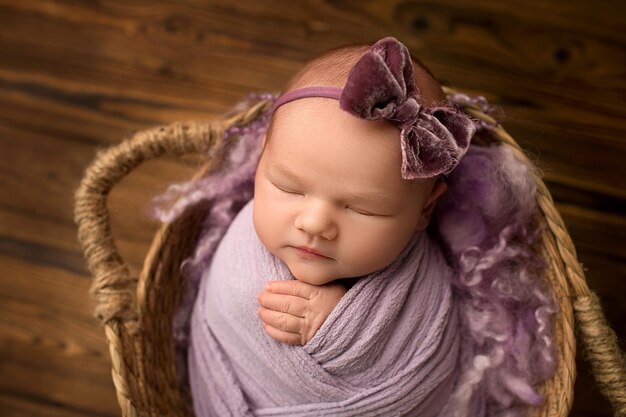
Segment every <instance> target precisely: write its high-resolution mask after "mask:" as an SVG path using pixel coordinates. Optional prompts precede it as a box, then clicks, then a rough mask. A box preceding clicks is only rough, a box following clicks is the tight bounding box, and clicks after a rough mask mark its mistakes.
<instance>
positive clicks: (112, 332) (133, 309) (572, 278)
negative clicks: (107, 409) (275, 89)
mask: <svg viewBox="0 0 626 417" xmlns="http://www.w3.org/2000/svg"><path fill="white" fill-rule="evenodd" d="M455 93H456V92H455V91H453V90H451V89H446V94H447V95H448V96H451V95H452V94H455ZM269 105H270V103H269V102H268V101H260V102H257V103H255V104H253V105H250V106H249V107H248V108H246V109H244V110H242V111H241V112H239V113H237V114H235V115H232V116H231V117H228V118H225V119H223V120H217V121H214V122H186V123H174V124H171V125H169V126H164V127H157V128H153V129H149V130H145V131H141V132H138V133H136V134H135V135H134V136H133V137H131V138H129V139H127V140H125V141H123V142H122V143H120V144H119V145H116V146H113V147H111V148H109V149H106V150H104V151H101V152H99V153H98V155H97V156H96V158H95V160H94V162H93V163H92V164H91V165H90V166H89V167H88V169H87V170H86V173H85V176H84V178H83V180H82V182H81V184H80V187H79V188H78V190H77V191H76V196H75V220H76V223H77V225H78V237H79V241H80V242H81V245H82V247H83V251H84V255H85V258H86V260H87V264H88V267H89V270H90V272H91V274H92V275H93V278H94V280H93V284H92V288H91V295H92V297H93V299H94V300H95V315H96V317H97V318H98V320H99V321H100V322H101V323H102V325H103V326H104V329H105V334H106V338H107V342H108V346H109V352H110V355H111V360H112V377H113V383H114V385H115V389H116V392H117V399H118V402H119V404H120V408H121V410H122V416H123V417H134V416H141V417H144V416H146V417H148V416H149V417H161V416H181V417H187V416H193V411H192V408H191V398H190V397H189V393H188V392H187V391H186V390H185V389H183V387H181V386H180V385H179V383H178V379H177V376H176V368H175V350H174V344H173V341H172V337H171V319H172V317H173V315H174V312H175V311H176V309H177V307H178V305H179V302H180V299H181V296H182V293H183V289H184V280H183V277H182V276H181V273H180V270H179V266H180V264H181V262H182V261H183V260H184V259H186V258H187V257H189V256H190V255H191V253H192V251H193V249H194V247H195V244H196V241H197V238H198V232H199V230H200V229H201V227H200V224H201V222H202V219H203V218H204V217H205V216H206V214H207V213H208V210H209V208H210V207H209V206H208V205H207V203H198V204H196V205H195V206H193V207H191V208H190V209H188V210H187V211H186V212H185V213H183V215H181V216H180V217H179V218H178V219H177V220H175V221H173V222H172V223H170V224H166V225H163V226H161V228H160V229H159V230H158V232H157V233H156V235H155V237H154V240H153V242H152V245H151V248H150V250H149V252H148V254H147V256H146V259H145V263H144V267H143V270H142V272H141V274H140V276H139V277H133V276H131V275H130V273H129V269H128V267H127V265H126V264H125V262H124V260H123V259H122V257H121V256H120V255H119V252H118V250H117V247H116V245H115V242H114V240H113V237H112V235H111V228H110V218H109V213H108V209H107V206H106V198H107V195H108V193H109V192H110V190H111V188H112V187H113V186H114V185H115V184H116V183H118V182H119V181H120V180H121V179H122V178H123V177H125V176H126V175H128V174H129V173H130V172H131V171H132V170H133V169H134V168H136V167H138V166H139V165H140V164H141V163H143V162H144V161H146V160H149V159H154V158H159V157H161V156H164V155H170V156H182V155H184V154H190V153H198V154H202V155H210V154H213V155H220V154H223V153H220V152H218V150H220V149H223V148H224V144H223V143H222V138H223V133H224V131H225V130H226V129H228V128H230V127H232V126H245V125H247V124H248V123H250V122H251V121H253V120H255V119H256V118H257V117H259V116H260V115H261V114H262V113H263V112H264V111H266V110H267V108H268V106H269ZM465 111H466V112H467V113H468V114H470V115H472V116H473V117H475V118H477V119H480V120H482V121H484V122H485V123H488V124H491V125H494V126H495V125H496V122H495V120H494V119H493V118H491V117H490V116H489V115H487V114H485V113H483V112H482V110H481V109H480V108H478V107H476V106H474V105H472V104H468V105H466V107H465ZM490 131H491V133H492V135H493V139H494V140H496V141H499V142H501V143H502V144H504V145H505V146H509V147H510V148H511V149H512V151H513V152H514V154H515V156H516V157H517V158H518V159H519V160H520V161H522V162H523V163H525V164H527V165H529V166H530V167H531V168H532V172H533V173H534V176H535V182H536V185H537V197H536V198H537V204H538V207H539V210H540V212H541V213H540V214H541V215H542V216H543V217H544V218H545V221H546V224H547V227H546V228H545V230H544V232H543V235H542V237H541V239H538V242H537V246H538V247H537V248H535V249H536V250H537V251H538V252H539V253H540V254H541V256H542V258H543V259H544V261H545V262H546V263H547V265H548V266H549V267H548V272H547V276H546V279H547V280H548V281H549V283H550V285H551V287H552V289H553V292H554V295H555V297H556V299H557V303H558V305H559V311H558V312H557V315H556V318H555V323H554V344H555V346H556V347H557V350H558V351H557V359H558V365H557V370H556V373H555V374H554V376H553V377H552V378H551V379H549V380H547V381H546V382H544V384H543V385H542V386H541V387H540V388H539V392H540V393H541V394H543V395H544V398H545V400H544V402H543V403H542V405H541V406H540V407H537V408H535V409H533V410H532V411H531V413H530V415H532V416H541V417H563V416H567V415H568V413H569V411H570V408H571V405H572V401H573V385H574V379H575V377H576V364H575V351H576V340H575V336H574V333H575V329H577V330H578V337H579V338H580V339H581V341H582V346H583V348H584V351H585V352H584V353H585V356H586V358H587V360H589V362H590V363H591V366H592V370H593V372H594V375H595V377H596V381H597V382H598V385H599V387H600V389H601V391H602V393H603V394H604V395H605V396H606V397H607V398H608V399H609V400H610V402H611V403H612V405H613V407H614V410H615V415H616V416H620V417H626V366H625V360H624V354H623V352H622V351H621V350H620V349H619V346H618V342H617V337H616V335H615V332H614V331H613V330H612V329H611V328H610V327H609V325H608V323H607V321H606V319H605V317H604V314H603V312H602V309H601V306H600V302H599V300H598V298H597V296H596V295H595V294H593V293H592V292H591V291H590V289H589V287H588V285H587V283H586V281H585V276H584V273H583V269H582V266H581V264H580V263H579V262H578V260H577V258H576V250H575V248H574V245H573V243H572V240H571V238H570V236H569V234H568V232H567V230H566V228H565V225H564V223H563V220H562V218H561V216H560V214H559V212H558V211H557V210H556V208H555V206H554V202H553V200H552V197H551V195H550V192H549V191H548V189H547V188H546V186H545V184H544V183H543V180H542V179H541V173H540V172H539V170H537V169H536V168H535V167H534V165H533V163H532V162H531V161H530V160H529V159H528V158H527V156H526V155H525V154H524V152H523V150H522V149H521V148H520V146H519V145H518V144H517V143H516V142H515V140H514V139H513V138H512V137H511V136H510V135H509V134H508V133H507V132H506V131H505V130H504V128H503V127H502V126H497V127H494V128H493V129H491V130H490ZM219 158H220V157H219V156H218V157H215V158H214V159H213V160H209V161H208V162H207V164H206V165H205V166H204V167H203V170H202V171H201V172H200V173H199V174H198V175H202V174H203V173H204V172H206V170H212V169H215V167H218V166H219V162H220V161H219Z"/></svg>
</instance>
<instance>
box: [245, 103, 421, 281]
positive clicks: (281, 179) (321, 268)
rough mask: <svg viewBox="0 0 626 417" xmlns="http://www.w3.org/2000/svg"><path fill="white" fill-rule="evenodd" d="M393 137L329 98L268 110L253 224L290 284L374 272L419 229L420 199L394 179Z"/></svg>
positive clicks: (382, 125) (389, 129)
mask: <svg viewBox="0 0 626 417" xmlns="http://www.w3.org/2000/svg"><path fill="white" fill-rule="evenodd" d="M399 135H400V132H399V130H398V129H397V128H395V127H393V126H391V125H390V124H388V123H386V122H383V121H380V122H371V121H365V120H361V119H358V118H356V117H354V116H351V115H350V114H348V113H346V112H344V111H342V110H341V109H339V104H338V102H337V101H336V100H332V99H323V98H309V99H303V100H297V101H294V102H291V103H288V104H285V105H283V106H282V107H280V108H279V110H278V111H277V112H276V114H275V115H274V122H273V128H272V132H271V138H270V139H269V140H268V142H267V145H266V147H265V149H264V151H263V154H262V156H261V159H260V162H259V166H258V168H257V172H256V177H255V191H254V226H255V229H256V232H257V234H258V236H259V238H260V240H261V242H262V243H263V244H264V245H265V247H266V248H267V249H268V250H269V251H270V252H271V253H272V254H274V255H275V256H277V257H278V258H279V259H281V260H282V261H283V262H284V263H285V264H286V265H287V266H288V267H289V269H290V271H291V273H292V274H293V275H294V276H295V277H296V278H297V279H299V280H301V281H304V282H307V283H310V284H314V285H322V284H325V283H327V282H330V281H333V280H336V279H338V278H350V277H359V276H362V275H366V274H369V273H371V272H374V271H376V270H378V269H380V268H383V267H385V266H387V265H389V264H390V263H391V262H392V261H393V260H394V259H395V258H396V257H397V256H398V255H399V254H400V253H401V251H402V250H403V249H404V247H405V246H406V244H407V243H408V241H409V240H410V238H411V237H412V236H413V234H414V233H415V232H416V231H417V230H420V229H423V228H424V227H425V226H426V224H425V223H424V221H423V218H422V209H423V207H424V205H425V203H426V199H427V197H428V193H426V192H421V191H419V190H418V189H417V187H416V185H415V184H413V183H411V181H408V180H405V179H403V178H402V177H401V174H400V165H401V152H400V144H399ZM299 247H308V248H311V249H314V250H315V251H317V252H318V253H320V254H321V255H323V256H312V255H310V254H307V253H305V252H303V251H301V250H298V249H297V248H299Z"/></svg>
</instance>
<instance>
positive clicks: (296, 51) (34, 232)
mask: <svg viewBox="0 0 626 417" xmlns="http://www.w3.org/2000/svg"><path fill="white" fill-rule="evenodd" d="M625 15H626V3H624V2H621V1H618V0H606V1H596V2H585V1H582V0H572V1H569V2H562V1H557V0H540V1H533V2H527V1H523V0H516V1H496V0H484V1H474V2H465V1H462V0H437V1H434V0H431V1H421V0H419V1H406V0H390V1H384V2H382V1H374V0H368V1H361V0H359V1H357V0H333V1H331V0H327V1H323V0H317V1H313V0H310V1H304V0H300V1H288V0H270V1H265V2H258V1H253V0H240V1H237V2H227V1H219V0H211V1H199V0H195V1H192V0H190V1H186V2H178V1H165V0H156V1H147V0H141V1H133V2H124V1H121V0H110V1H106V2H88V1H79V0H63V1H60V0H59V1H55V0H40V1H37V2H31V1H21V2H15V1H11V0H0V272H1V274H0V414H1V415H2V416H5V415H6V416H11V417H13V416H32V415H39V416H44V417H47V416H68V417H74V416H78V415H81V416H115V415H119V411H118V408H117V404H116V400H115V394H114V389H113V385H112V383H111V379H110V363H109V358H108V356H107V355H108V354H107V351H106V349H107V348H106V343H105V341H104V336H103V334H102V331H101V329H100V328H99V327H98V326H97V324H96V323H95V320H94V319H92V318H91V302H90V301H89V299H88V288H89V284H90V282H89V275H88V273H87V271H86V268H85V265H84V262H83V261H82V258H81V254H80V250H79V246H78V243H77V241H76V229H75V226H74V224H73V219H72V204H73V203H72V196H73V193H74V190H75V189H76V187H77V185H78V183H79V181H80V178H81V176H82V173H83V171H84V169H85V168H86V166H87V165H88V164H89V162H90V161H91V160H92V158H93V157H94V155H95V153H96V151H97V150H98V149H101V148H102V147H105V146H109V145H112V144H115V143H118V142H119V141H120V140H122V139H124V138H125V137H128V136H129V135H131V134H132V133H133V132H134V131H137V130H140V129H145V128H148V127H151V126H155V125H158V124H165V123H169V122H173V121H180V120H189V119H196V120H198V119H200V120H202V119H210V118H214V117H217V116H219V115H220V114H222V113H223V112H224V111H226V110H227V109H228V108H229V106H231V105H232V104H233V103H234V102H235V101H237V100H238V99H240V98H241V97H242V96H244V95H245V94H247V93H249V92H253V91H279V90H280V88H281V87H282V86H283V85H284V83H285V82H286V80H287V79H288V78H289V77H290V76H291V75H292V74H293V73H294V72H295V71H297V69H298V68H299V67H300V65H301V64H302V63H303V62H305V61H306V60H307V59H309V58H311V57H313V56H315V55H316V54H318V53H320V52H322V51H324V50H326V49H328V48H331V47H335V46H337V45H340V44H346V43H356V42H366V41H373V40H376V39H378V38H380V37H383V36H387V35H394V36H396V37H398V38H400V39H401V40H402V41H403V42H405V43H406V44H407V45H408V46H409V47H410V49H411V51H412V52H413V53H414V54H415V55H416V56H418V57H419V58H420V59H421V60H423V61H424V62H425V63H426V64H427V65H428V66H429V67H430V68H431V69H432V71H433V72H434V73H435V74H436V75H437V76H438V78H439V79H440V80H441V81H442V82H444V83H446V84H449V85H452V86H454V87H455V88H458V89H460V90H463V91H466V92H468V93H472V94H480V95H484V96H485V97H487V98H488V99H489V100H490V101H491V102H492V104H495V105H498V106H499V107H500V108H501V114H502V115H503V117H504V124H505V127H506V128H507V130H508V131H509V132H510V133H512V135H513V136H514V137H515V138H516V140H517V141H518V142H520V143H521V144H522V145H523V146H524V148H525V149H526V150H527V152H528V153H529V154H530V155H531V157H532V158H533V159H534V160H536V161H537V163H538V165H539V166H540V167H541V168H542V170H543V171H544V174H545V178H546V181H547V184H548V186H549V187H550V189H551V191H552V193H553V196H554V199H555V201H556V203H557V208H558V209H559V210H560V212H561V213H562V215H563V218H564V220H565V222H566V224H567V227H568V230H569V231H570V233H571V235H572V238H573V240H574V243H575V244H576V247H577V250H578V255H579V260H580V261H581V262H582V263H583V265H584V267H585V269H586V273H587V279H588V282H589V284H590V286H591V287H592V289H594V290H595V291H597V292H598V294H599V295H600V297H601V299H602V301H603V305H604V308H605V311H606V314H607V317H608V319H609V321H610V322H611V323H612V325H613V326H614V328H615V329H616V331H617V333H618V336H619V338H620V343H621V344H622V347H624V348H626V325H625V324H624V323H626V307H625V305H626V303H624V297H625V294H626V244H625V243H624V242H626V204H625V203H626V181H625V180H624V178H625V174H626V168H625V167H624V165H625V164H624V158H625V157H626V123H625V122H624V120H625V119H626V79H625V77H624V68H626V20H625V19H624V18H623V16H625ZM196 167H197V163H196V162H194V161H190V160H187V161H173V160H167V159H166V160H163V161H157V162H153V163H149V164H147V165H146V166H143V167H141V168H140V169H138V170H137V172H135V173H133V174H132V175H131V176H130V177H129V178H127V179H125V180H124V181H123V182H122V183H121V184H120V185H119V187H116V189H115V190H114V191H113V192H112V194H111V196H110V200H109V206H110V208H111V210H112V216H113V230H114V233H115V236H116V238H117V243H118V245H119V248H120V251H121V252H122V253H123V255H124V256H125V258H126V259H127V261H128V262H129V264H130V266H131V269H132V271H135V272H136V271H138V270H139V268H140V266H141V263H142V259H143V257H144V255H145V252H146V250H147V247H148V244H149V241H150V238H151V236H152V234H153V233H154V231H155V230H156V227H157V225H156V223H155V222H154V221H153V220H151V218H150V216H149V211H150V201H151V197H152V196H154V195H155V194H158V193H159V192H161V191H162V190H164V188H165V187H166V186H167V184H168V183H171V182H175V181H180V180H182V179H184V178H187V177H189V176H191V175H192V173H193V172H194V170H195V168H196ZM579 367H580V376H579V378H578V380H577V382H576V397H575V403H574V410H573V412H572V415H573V416H577V417H592V416H593V417H600V416H609V415H610V409H609V407H608V404H607V403H606V401H605V400H604V399H603V398H602V397H601V396H600V395H599V394H598V390H597V389H596V388H594V385H593V384H594V382H593V379H592V377H591V376H590V374H589V371H588V368H587V366H586V364H585V363H584V362H582V361H580V364H579Z"/></svg>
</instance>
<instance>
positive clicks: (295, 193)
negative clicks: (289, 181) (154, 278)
mask: <svg viewBox="0 0 626 417" xmlns="http://www.w3.org/2000/svg"><path fill="white" fill-rule="evenodd" d="M272 185H273V186H274V187H276V188H278V189H279V190H280V191H282V192H283V193H287V194H293V195H304V194H303V193H299V192H297V191H289V190H285V189H284V188H281V187H279V186H278V185H276V184H274V183H272Z"/></svg>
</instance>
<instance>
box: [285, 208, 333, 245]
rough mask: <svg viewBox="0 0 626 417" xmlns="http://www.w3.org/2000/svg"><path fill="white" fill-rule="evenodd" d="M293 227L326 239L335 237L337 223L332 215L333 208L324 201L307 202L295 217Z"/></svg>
mask: <svg viewBox="0 0 626 417" xmlns="http://www.w3.org/2000/svg"><path fill="white" fill-rule="evenodd" d="M295 227H296V228H297V229H298V230H302V231H303V232H305V233H307V234H309V235H311V236H320V237H322V238H324V239H326V240H333V239H335V238H336V237H337V232H338V228H337V224H336V222H335V219H334V216H333V208H332V207H330V206H329V205H327V204H326V203H324V202H315V203H310V204H308V205H307V206H306V207H305V208H304V209H303V210H302V211H301V212H300V214H299V215H298V217H297V218H296V223H295Z"/></svg>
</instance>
